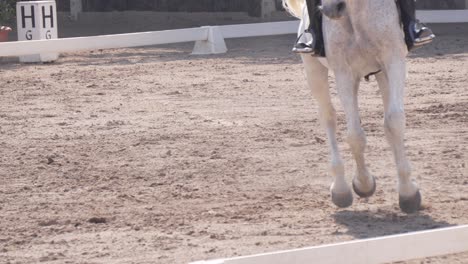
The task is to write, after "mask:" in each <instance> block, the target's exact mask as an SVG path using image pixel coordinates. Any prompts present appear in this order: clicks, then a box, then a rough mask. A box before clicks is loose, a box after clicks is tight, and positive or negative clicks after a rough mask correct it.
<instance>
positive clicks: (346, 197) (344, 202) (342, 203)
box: [331, 191, 353, 208]
mask: <svg viewBox="0 0 468 264" xmlns="http://www.w3.org/2000/svg"><path fill="white" fill-rule="evenodd" d="M331 196H332V201H333V203H334V204H335V205H336V206H338V207H339V208H346V207H350V206H351V205H352V204H353V193H352V192H351V191H349V192H345V193H334V192H333V191H332V192H331Z"/></svg>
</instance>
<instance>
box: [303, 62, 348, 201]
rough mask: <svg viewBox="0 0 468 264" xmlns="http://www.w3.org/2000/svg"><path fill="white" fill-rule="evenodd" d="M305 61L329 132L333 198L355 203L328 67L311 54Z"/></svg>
mask: <svg viewBox="0 0 468 264" xmlns="http://www.w3.org/2000/svg"><path fill="white" fill-rule="evenodd" d="M303 61H304V66H305V72H306V76H307V83H308V85H309V87H310V88H311V90H312V94H313V96H314V98H315V99H316V101H317V104H318V106H319V116H320V122H321V124H322V126H323V128H324V129H325V132H326V134H327V139H328V141H327V142H328V146H329V148H330V154H331V162H330V174H331V176H332V177H333V178H334V182H333V184H332V186H331V194H332V200H333V203H334V204H335V205H337V206H338V207H342V208H344V207H348V206H350V205H351V204H352V203H353V195H352V192H351V188H350V187H349V186H348V184H347V182H346V179H345V172H344V163H343V160H342V159H341V157H340V152H339V148H338V141H337V139H336V111H335V108H334V107H333V105H332V102H331V98H330V90H329V85H328V69H327V68H326V67H324V66H323V65H322V64H320V62H319V61H318V60H317V59H316V58H313V57H311V56H303Z"/></svg>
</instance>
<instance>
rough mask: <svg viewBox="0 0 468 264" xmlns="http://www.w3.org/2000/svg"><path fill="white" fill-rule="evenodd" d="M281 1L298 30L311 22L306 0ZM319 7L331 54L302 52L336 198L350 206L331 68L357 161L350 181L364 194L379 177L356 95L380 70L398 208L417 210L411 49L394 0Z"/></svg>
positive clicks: (343, 0) (328, 1)
mask: <svg viewBox="0 0 468 264" xmlns="http://www.w3.org/2000/svg"><path fill="white" fill-rule="evenodd" d="M408 1H412V0H408ZM283 4H284V6H285V7H286V8H287V10H288V11H289V12H290V13H292V14H293V15H294V16H296V17H298V18H301V19H302V21H301V26H300V28H299V33H302V32H304V29H305V28H307V26H308V23H309V16H308V14H307V8H306V5H305V1H304V0H283ZM321 10H322V13H323V14H324V17H323V34H324V40H325V50H326V53H327V57H326V59H319V58H317V57H312V56H310V55H307V54H303V55H302V60H303V63H304V67H305V73H306V77H307V83H308V85H309V87H310V88H311V89H312V93H313V96H314V97H315V99H316V101H317V102H318V106H319V114H320V120H321V123H322V125H323V127H324V128H325V130H326V134H327V137H328V143H329V147H330V151H331V166H330V174H331V175H332V176H333V177H334V182H333V184H332V185H331V197H332V201H333V203H334V204H335V205H337V206H338V207H342V208H343V207H348V206H350V205H351V204H352V202H353V195H352V192H351V188H350V187H349V185H348V183H347V182H346V179H345V170H344V165H343V161H342V159H341V157H340V153H339V149H338V144H337V140H336V113H335V109H334V107H333V105H332V102H331V99H330V91H329V84H328V70H329V69H330V70H331V71H333V72H334V75H335V78H336V89H337V92H338V96H339V99H340V101H341V103H342V105H343V109H344V111H345V114H346V122H347V129H348V133H347V141H348V143H349V145H350V147H351V151H352V154H353V157H354V159H355V160H356V165H357V170H356V174H355V177H354V179H353V181H352V183H353V184H352V185H353V189H354V191H355V192H356V193H357V194H358V195H359V196H360V197H370V196H372V195H373V194H374V192H375V189H376V183H375V178H374V177H373V176H371V174H370V173H369V171H368V169H367V167H366V163H365V160H364V150H365V147H366V136H365V133H364V130H363V129H362V127H361V122H360V117H359V109H358V97H357V95H358V88H359V83H360V81H361V79H362V78H363V77H365V76H367V75H368V74H370V73H377V74H376V79H377V82H378V84H379V88H380V90H381V93H382V97H383V107H384V110H385V117H384V118H385V120H384V124H385V134H386V137H387V140H388V142H389V144H390V146H391V148H392V151H393V154H394V158H395V162H396V165H397V173H398V191H399V204H400V208H401V210H402V211H404V212H406V213H412V212H415V211H417V210H419V208H420V206H421V194H420V192H419V188H418V186H417V185H416V184H415V183H414V182H413V181H412V179H411V168H410V164H409V161H408V158H407V156H406V153H405V146H404V130H405V111H404V102H403V97H404V90H405V89H404V88H405V78H406V63H405V57H406V55H407V53H408V51H407V47H406V44H405V41H404V33H403V31H402V28H401V25H400V18H399V13H398V9H397V6H396V4H395V0H322V8H321Z"/></svg>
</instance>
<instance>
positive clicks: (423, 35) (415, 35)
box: [410, 20, 435, 47]
mask: <svg viewBox="0 0 468 264" xmlns="http://www.w3.org/2000/svg"><path fill="white" fill-rule="evenodd" d="M410 32H411V33H410V35H411V39H412V42H413V46H414V47H420V46H423V45H425V44H428V43H431V42H432V40H434V38H435V34H434V33H433V32H432V30H431V29H430V28H428V27H427V26H426V25H425V24H423V23H420V22H419V20H416V21H414V22H413V23H411V24H410Z"/></svg>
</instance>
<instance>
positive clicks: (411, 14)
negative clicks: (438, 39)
mask: <svg viewBox="0 0 468 264" xmlns="http://www.w3.org/2000/svg"><path fill="white" fill-rule="evenodd" d="M398 5H399V6H400V9H401V18H402V21H403V28H404V31H405V41H406V45H407V46H408V49H409V50H411V49H412V48H414V47H419V46H422V45H424V44H427V43H429V42H431V41H432V40H433V39H434V38H435V35H434V33H432V30H431V29H430V28H428V27H426V25H424V24H422V23H420V22H419V21H418V20H417V19H416V3H415V1H414V0H398Z"/></svg>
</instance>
